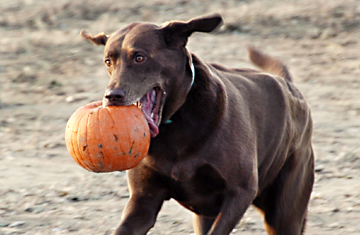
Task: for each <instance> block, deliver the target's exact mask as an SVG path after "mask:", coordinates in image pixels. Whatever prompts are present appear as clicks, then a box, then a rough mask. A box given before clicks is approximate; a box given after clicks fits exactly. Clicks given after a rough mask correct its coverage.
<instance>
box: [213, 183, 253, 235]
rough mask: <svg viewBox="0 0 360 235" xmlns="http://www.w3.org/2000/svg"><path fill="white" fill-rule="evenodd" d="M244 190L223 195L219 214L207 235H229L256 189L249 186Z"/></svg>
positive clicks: (240, 189)
mask: <svg viewBox="0 0 360 235" xmlns="http://www.w3.org/2000/svg"><path fill="white" fill-rule="evenodd" d="M250 185H253V186H249V187H247V188H246V189H245V188H238V189H237V190H236V191H232V192H228V193H227V195H225V199H224V202H223V204H222V207H221V210H220V213H219V214H218V216H217V217H216V218H215V221H214V223H213V225H212V227H211V229H210V231H209V232H208V233H207V234H208V235H225V234H230V233H231V231H232V230H233V228H234V227H235V226H236V224H237V223H239V221H240V219H241V217H242V216H243V215H244V213H245V211H246V210H247V209H248V207H249V206H250V205H251V202H252V200H253V199H254V197H255V194H256V187H257V186H255V185H256V184H255V185H254V184H250Z"/></svg>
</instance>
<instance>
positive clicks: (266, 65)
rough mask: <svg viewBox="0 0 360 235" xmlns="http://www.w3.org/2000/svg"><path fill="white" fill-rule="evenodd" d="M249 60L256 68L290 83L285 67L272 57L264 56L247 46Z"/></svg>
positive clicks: (290, 79)
mask: <svg viewBox="0 0 360 235" xmlns="http://www.w3.org/2000/svg"><path fill="white" fill-rule="evenodd" d="M248 51H249V58H250V60H251V62H253V63H254V64H255V65H256V66H258V67H260V68H261V69H262V70H264V71H265V72H268V73H272V74H274V75H278V76H281V77H283V78H285V79H286V80H288V81H292V78H291V76H290V73H289V71H288V69H287V68H286V66H285V65H284V64H283V63H282V62H280V61H279V60H277V59H276V58H274V57H271V56H269V55H266V54H264V53H262V52H260V51H259V50H257V49H255V48H254V47H253V46H248Z"/></svg>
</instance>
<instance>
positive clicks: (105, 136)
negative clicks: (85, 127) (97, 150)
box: [99, 108, 116, 171]
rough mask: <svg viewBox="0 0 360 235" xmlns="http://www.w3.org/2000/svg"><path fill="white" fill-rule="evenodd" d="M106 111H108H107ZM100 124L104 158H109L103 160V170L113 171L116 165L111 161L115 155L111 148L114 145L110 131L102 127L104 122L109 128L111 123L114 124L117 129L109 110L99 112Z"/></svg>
mask: <svg viewBox="0 0 360 235" xmlns="http://www.w3.org/2000/svg"><path fill="white" fill-rule="evenodd" d="M105 110H106V111H105ZM99 120H100V121H99V123H100V125H99V126H100V139H101V140H102V141H103V146H104V148H103V152H102V154H103V156H107V157H105V158H104V159H103V170H104V171H109V169H111V168H112V167H113V165H114V163H113V161H111V159H110V158H109V156H113V155H114V154H113V153H112V152H111V151H110V149H109V146H111V145H112V141H111V139H110V137H109V133H108V132H109V130H108V128H103V126H102V122H106V123H105V126H108V125H109V124H110V125H111V123H110V122H112V124H113V125H114V128H116V127H115V123H114V120H113V119H112V118H111V113H110V112H109V110H108V109H107V108H105V109H104V108H102V109H100V110H99ZM111 137H112V136H111ZM115 165H116V164H115Z"/></svg>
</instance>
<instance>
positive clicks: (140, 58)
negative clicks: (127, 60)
mask: <svg viewBox="0 0 360 235" xmlns="http://www.w3.org/2000/svg"><path fill="white" fill-rule="evenodd" d="M144 60H145V56H142V55H137V56H135V61H136V62H138V63H139V62H143V61H144Z"/></svg>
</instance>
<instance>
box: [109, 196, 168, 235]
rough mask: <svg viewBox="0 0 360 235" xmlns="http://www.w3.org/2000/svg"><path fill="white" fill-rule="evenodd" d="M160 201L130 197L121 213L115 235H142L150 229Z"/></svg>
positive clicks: (160, 203) (159, 206)
mask: <svg viewBox="0 0 360 235" xmlns="http://www.w3.org/2000/svg"><path fill="white" fill-rule="evenodd" d="M162 202H163V201H162V200H154V199H153V198H145V197H139V198H137V197H131V198H130V200H129V201H128V203H127V204H126V207H125V209H124V212H123V218H122V221H121V223H120V225H119V227H118V228H117V230H116V232H115V235H144V234H146V233H147V232H148V231H149V229H150V228H152V227H153V226H154V224H155V221H156V216H157V214H158V213H159V210H160V208H161V206H162Z"/></svg>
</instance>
